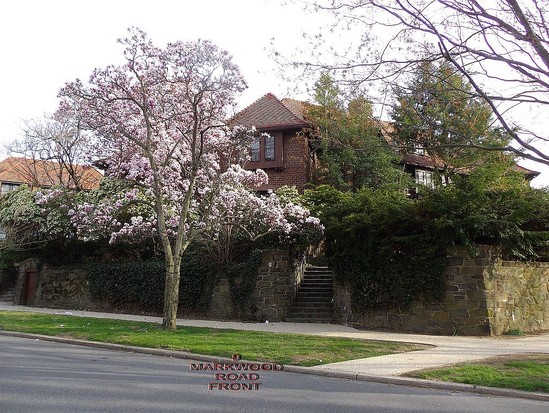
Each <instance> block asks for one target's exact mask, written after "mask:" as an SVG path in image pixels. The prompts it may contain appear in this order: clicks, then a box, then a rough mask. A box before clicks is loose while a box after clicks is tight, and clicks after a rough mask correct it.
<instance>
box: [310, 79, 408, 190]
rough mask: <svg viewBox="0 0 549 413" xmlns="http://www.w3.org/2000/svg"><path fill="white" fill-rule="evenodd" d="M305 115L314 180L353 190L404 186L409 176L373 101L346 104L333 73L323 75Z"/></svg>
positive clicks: (357, 101)
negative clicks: (310, 136) (310, 132)
mask: <svg viewBox="0 0 549 413" xmlns="http://www.w3.org/2000/svg"><path fill="white" fill-rule="evenodd" d="M306 116H307V118H308V119H309V120H310V122H311V123H312V124H313V125H314V128H313V135H314V137H315V138H314V140H313V142H312V144H313V147H314V153H315V154H316V156H317V159H318V161H319V167H318V168H316V172H315V173H316V177H315V182H316V183H321V184H329V185H333V186H334V187H336V188H338V189H340V190H352V191H356V190H358V189H360V188H362V187H378V186H380V185H384V184H395V183H397V184H401V185H405V181H406V179H407V177H406V176H405V175H404V174H403V173H402V171H401V170H400V167H399V166H398V155H397V154H396V153H395V151H394V150H393V149H392V148H391V147H390V146H389V144H388V143H387V141H386V140H385V139H384V138H383V137H382V136H381V134H380V126H379V122H378V121H377V120H376V119H375V118H374V117H373V114H372V105H371V103H370V102H369V101H368V99H366V98H365V97H364V96H359V97H356V98H354V99H352V100H350V101H348V102H347V103H345V99H344V98H343V97H342V93H341V91H340V90H339V88H338V87H337V85H336V83H335V82H334V80H333V79H332V78H331V76H330V75H329V74H328V73H322V74H321V76H320V78H319V80H318V81H317V82H316V83H315V89H314V104H313V105H309V106H308V107H307V110H306Z"/></svg>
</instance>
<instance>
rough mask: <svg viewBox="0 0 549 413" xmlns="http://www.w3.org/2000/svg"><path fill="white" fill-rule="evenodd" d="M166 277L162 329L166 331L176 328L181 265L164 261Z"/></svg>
mask: <svg viewBox="0 0 549 413" xmlns="http://www.w3.org/2000/svg"><path fill="white" fill-rule="evenodd" d="M166 261H171V262H166V277H165V288H164V313H163V319H162V327H163V328H165V329H167V330H175V329H176V328H177V326H176V321H177V307H178V304H179V279H180V274H181V265H177V264H176V263H174V262H173V260H168V259H167V260H166Z"/></svg>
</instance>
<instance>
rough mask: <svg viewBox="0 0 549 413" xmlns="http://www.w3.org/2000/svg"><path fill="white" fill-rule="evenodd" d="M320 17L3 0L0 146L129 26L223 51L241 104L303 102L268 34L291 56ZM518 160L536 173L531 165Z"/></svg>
mask: <svg viewBox="0 0 549 413" xmlns="http://www.w3.org/2000/svg"><path fill="white" fill-rule="evenodd" d="M284 3H285V2H284ZM325 22H326V16H323V15H319V14H310V13H305V12H304V11H303V10H302V9H301V7H300V6H299V5H295V4H290V5H282V1H280V0H270V1H269V0H196V1H191V0H154V1H150V0H149V1H144V0H93V1H90V0H9V1H6V2H3V3H2V13H1V14H0V47H1V54H2V63H1V64H0V82H1V84H0V85H1V99H0V145H1V146H3V145H4V144H5V143H7V142H10V141H12V140H13V139H14V138H16V137H17V135H18V134H19V133H20V125H21V119H31V118H40V117H42V115H43V114H44V113H51V112H54V111H55V110H56V108H57V102H58V101H57V97H56V96H57V92H58V91H59V89H60V88H61V86H63V84H64V83H65V82H67V81H72V80H74V79H76V78H81V79H82V80H87V78H88V76H89V74H90V73H91V71H92V70H93V69H94V68H95V67H103V66H106V65H108V64H111V63H117V62H119V61H121V56H122V48H121V46H120V45H119V44H117V42H116V39H118V38H120V37H124V36H125V35H126V29H127V28H128V27H130V26H138V27H140V28H142V29H143V30H145V31H146V32H147V33H148V34H149V36H150V37H151V38H152V39H153V41H154V42H155V44H157V45H163V44H165V43H166V42H169V41H176V40H183V41H186V40H195V39H198V38H201V39H208V40H212V41H213V42H214V43H216V44H217V45H219V46H220V47H222V48H224V49H226V50H228V51H229V52H230V53H231V54H232V55H233V60H234V62H235V63H236V64H238V65H239V67H240V69H241V71H242V73H243V75H244V77H245V79H246V81H247V83H248V86H249V88H248V90H247V91H245V92H244V93H243V94H242V95H241V96H240V98H239V104H240V105H239V106H240V107H245V106H246V105H248V104H250V103H252V102H253V101H255V100H256V99H258V98H260V97H261V96H263V95H264V94H265V93H268V92H272V93H274V94H275V95H276V96H277V97H279V98H282V97H286V96H289V97H294V98H299V99H306V98H307V95H304V94H300V95H297V96H296V95H295V91H293V88H294V86H296V84H295V83H290V84H288V83H285V82H284V81H283V80H282V79H281V78H280V69H279V67H277V66H276V64H275V62H273V60H272V59H271V57H270V50H271V47H270V44H271V39H273V38H274V39H275V42H276V48H277V50H279V51H281V52H284V53H287V54H291V52H292V51H293V50H295V48H296V46H297V45H298V44H302V42H301V40H302V33H303V32H308V33H314V32H318V31H319V30H320V28H321V27H325ZM347 35H348V34H347ZM344 44H345V41H342V46H344ZM301 57H303V56H301ZM301 89H303V88H301ZM0 156H1V155H0ZM522 164H523V165H524V166H527V167H530V168H533V169H536V170H542V168H541V167H540V166H539V165H537V164H534V165H532V164H528V163H522ZM543 175H544V176H543V177H540V178H537V179H536V184H537V185H542V184H549V171H548V172H545V171H544V173H543Z"/></svg>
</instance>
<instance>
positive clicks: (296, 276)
mask: <svg viewBox="0 0 549 413" xmlns="http://www.w3.org/2000/svg"><path fill="white" fill-rule="evenodd" d="M259 262H260V265H259V268H258V270H257V273H256V274H257V275H256V277H255V278H254V284H253V287H251V288H249V287H250V286H249V287H248V288H249V289H248V290H247V291H248V293H247V294H246V295H243V294H240V295H235V292H234V290H235V281H237V282H238V281H239V278H238V277H237V278H236V280H230V279H228V278H227V277H222V278H221V279H220V280H219V282H218V283H217V284H216V286H215V288H214V290H213V294H212V298H211V300H210V305H209V308H208V316H209V317H213V318H238V319H243V320H253V321H260V322H264V321H284V320H285V319H286V317H287V315H288V311H289V309H290V305H291V303H292V301H293V300H294V298H295V295H296V292H297V288H298V286H299V283H300V282H301V280H302V279H303V268H304V267H303V265H302V264H303V263H302V262H300V261H295V262H294V261H293V260H292V259H291V258H290V255H289V253H288V251H284V250H271V251H263V252H261V260H260V261H259ZM242 278H243V279H245V276H244V277H242ZM236 286H238V284H236ZM234 302H236V303H237V304H232V303H234Z"/></svg>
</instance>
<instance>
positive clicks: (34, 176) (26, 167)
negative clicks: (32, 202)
mask: <svg viewBox="0 0 549 413" xmlns="http://www.w3.org/2000/svg"><path fill="white" fill-rule="evenodd" d="M74 168H75V172H76V174H77V175H78V176H79V178H80V185H81V187H82V188H83V189H94V188H98V187H99V181H100V180H101V178H103V175H101V173H100V172H99V171H98V170H96V169H95V168H93V167H91V166H83V165H74ZM60 171H61V164H59V163H58V162H53V161H42V160H34V159H29V158H16V157H10V158H7V159H4V160H3V161H0V181H1V182H9V183H13V184H26V185H30V186H38V187H50V186H54V185H63V186H74V184H73V183H71V182H70V179H69V176H68V173H64V174H60V173H59V172H60ZM60 175H62V176H61V177H60Z"/></svg>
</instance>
